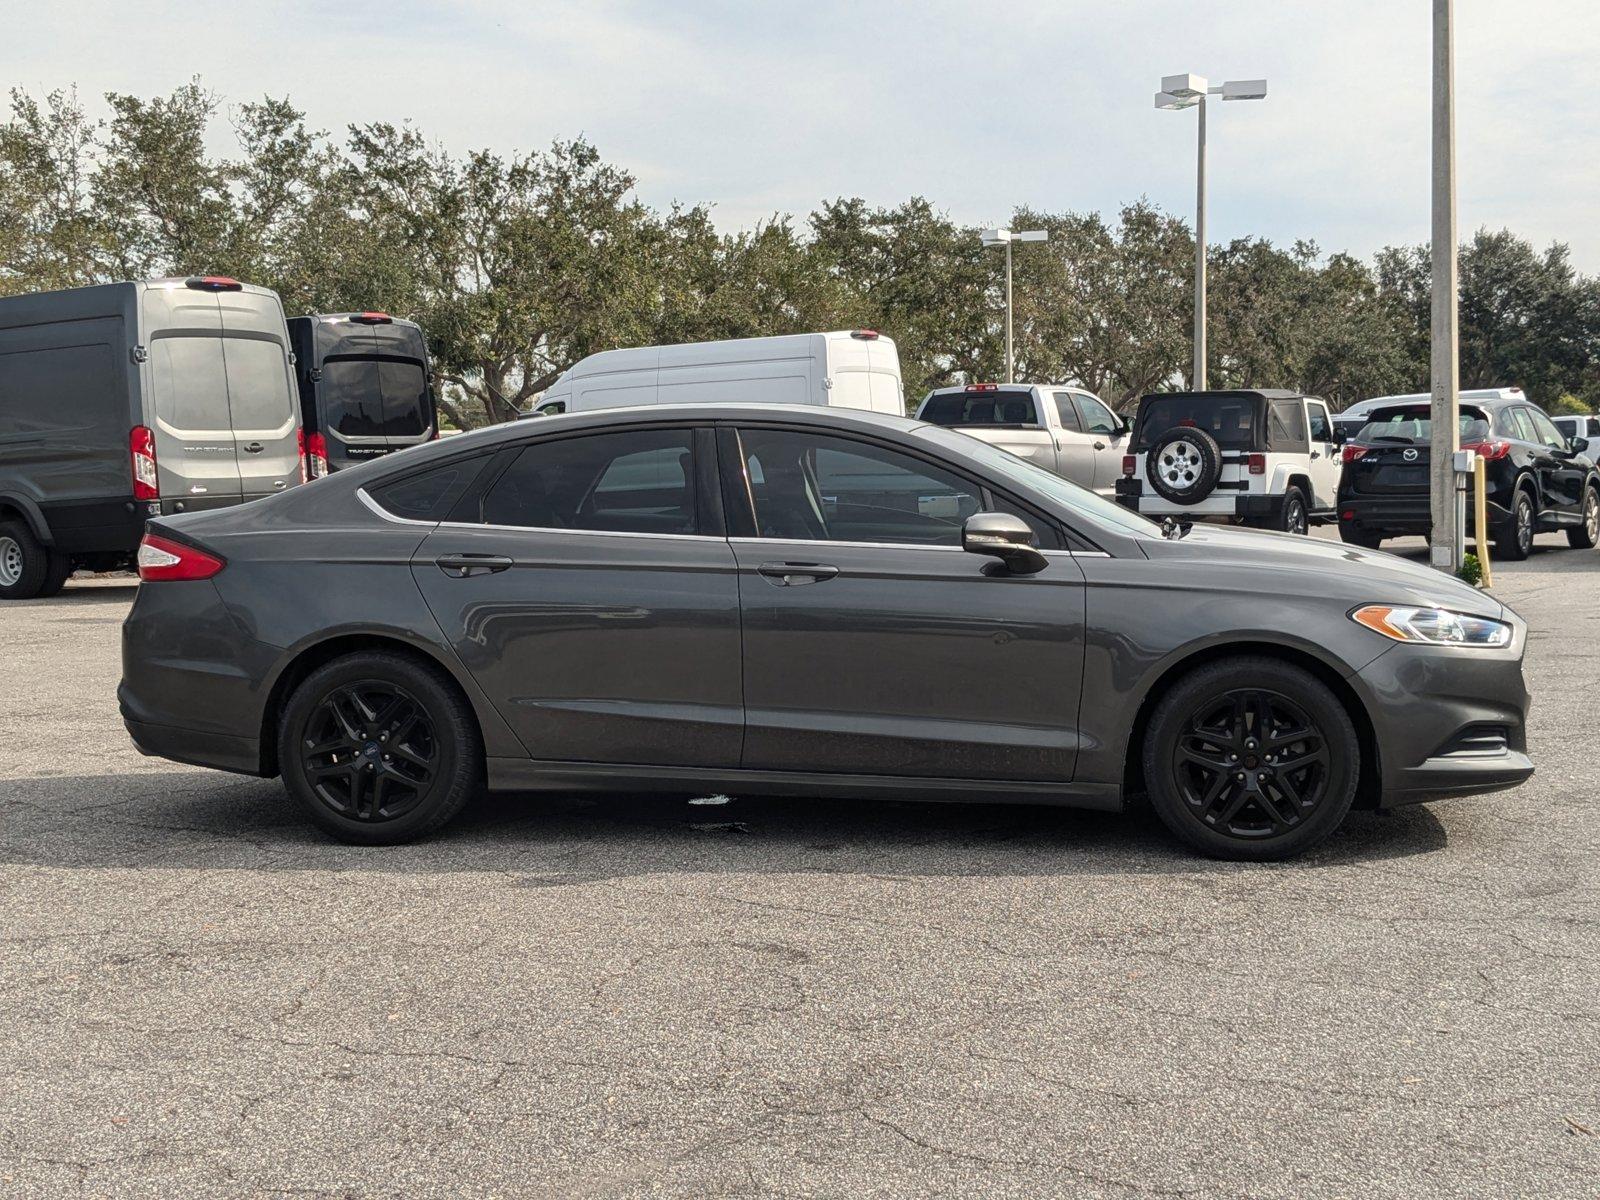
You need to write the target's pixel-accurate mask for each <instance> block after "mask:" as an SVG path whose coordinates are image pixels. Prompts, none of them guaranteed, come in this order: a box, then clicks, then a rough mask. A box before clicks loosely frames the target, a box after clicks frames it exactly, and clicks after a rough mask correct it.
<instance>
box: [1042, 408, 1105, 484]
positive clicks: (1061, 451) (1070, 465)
mask: <svg viewBox="0 0 1600 1200" xmlns="http://www.w3.org/2000/svg"><path fill="white" fill-rule="evenodd" d="M1050 396H1051V399H1052V400H1053V401H1054V404H1055V410H1056V421H1057V423H1058V426H1057V433H1056V461H1057V463H1058V464H1059V466H1058V467H1057V470H1056V473H1057V474H1058V475H1060V476H1061V477H1062V478H1063V479H1070V480H1071V481H1072V482H1073V483H1076V484H1078V485H1079V486H1080V487H1086V488H1092V487H1094V464H1095V450H1094V443H1095V441H1096V440H1097V439H1096V437H1095V435H1093V434H1090V433H1086V432H1084V428H1083V420H1082V418H1080V417H1079V416H1078V407H1077V405H1075V404H1074V403H1073V402H1072V393H1071V392H1068V391H1059V392H1051V393H1050Z"/></svg>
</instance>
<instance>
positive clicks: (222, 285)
mask: <svg viewBox="0 0 1600 1200" xmlns="http://www.w3.org/2000/svg"><path fill="white" fill-rule="evenodd" d="M183 285H184V287H192V288H194V289H195V290H196V291H200V292H237V291H242V290H243V288H244V284H242V283H240V282H239V281H238V280H237V279H233V278H231V277H229V276H227V275H191V276H189V278H187V279H185V280H184V281H183Z"/></svg>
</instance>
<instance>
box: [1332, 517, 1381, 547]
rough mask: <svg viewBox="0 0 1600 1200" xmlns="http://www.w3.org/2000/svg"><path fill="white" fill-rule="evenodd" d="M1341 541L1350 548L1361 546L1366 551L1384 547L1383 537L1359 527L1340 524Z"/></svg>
mask: <svg viewBox="0 0 1600 1200" xmlns="http://www.w3.org/2000/svg"><path fill="white" fill-rule="evenodd" d="M1339 540H1340V541H1341V542H1344V543H1345V544H1346V545H1350V546H1360V547H1361V548H1362V549H1364V550H1376V549H1378V548H1379V547H1380V546H1382V545H1383V535H1382V534H1379V533H1373V532H1372V531H1371V530H1369V529H1363V528H1361V526H1359V525H1346V524H1345V523H1344V522H1343V521H1341V522H1339Z"/></svg>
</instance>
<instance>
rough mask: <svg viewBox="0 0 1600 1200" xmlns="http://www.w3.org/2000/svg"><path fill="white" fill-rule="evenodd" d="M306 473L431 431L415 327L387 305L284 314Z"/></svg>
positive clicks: (424, 354)
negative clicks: (377, 309) (303, 314)
mask: <svg viewBox="0 0 1600 1200" xmlns="http://www.w3.org/2000/svg"><path fill="white" fill-rule="evenodd" d="M289 341H290V344H291V345H292V346H293V347H294V356H295V377H296V379H297V380H298V381H299V385H300V419H301V421H302V422H303V424H304V425H305V431H306V457H307V463H308V466H309V470H310V473H311V475H312V477H313V478H315V477H317V476H319V475H326V474H328V473H329V472H330V471H337V470H339V468H341V467H347V466H350V465H351V464H352V463H358V462H365V461H366V460H367V459H369V458H378V457H381V456H382V455H385V454H388V453H390V452H391V451H394V450H403V449H405V448H406V447H407V446H415V445H416V444H417V443H419V442H426V441H429V440H431V439H433V438H436V437H438V436H439V418H438V413H437V409H436V407H435V405H434V399H433V386H432V384H431V382H430V381H429V376H428V347H427V344H426V343H425V342H424V341H423V338H422V328H421V326H419V325H417V323H416V322H414V321H402V320H399V319H397V318H395V317H391V316H390V315H389V314H388V313H381V312H359V313H316V314H313V315H311V316H308V317H291V318H290V319H289Z"/></svg>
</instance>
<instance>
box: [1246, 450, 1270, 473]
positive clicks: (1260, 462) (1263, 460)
mask: <svg viewBox="0 0 1600 1200" xmlns="http://www.w3.org/2000/svg"><path fill="white" fill-rule="evenodd" d="M1249 463H1250V474H1252V475H1265V474H1266V473H1267V456H1266V455H1265V454H1252V455H1251V456H1250V458H1249Z"/></svg>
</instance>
